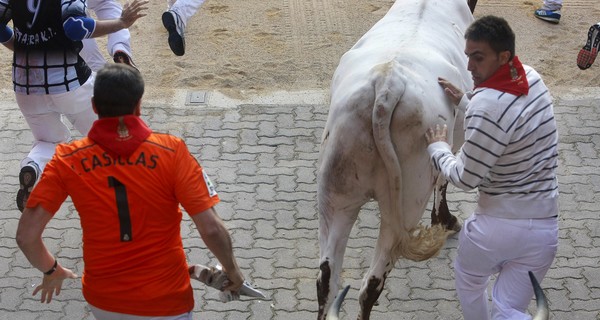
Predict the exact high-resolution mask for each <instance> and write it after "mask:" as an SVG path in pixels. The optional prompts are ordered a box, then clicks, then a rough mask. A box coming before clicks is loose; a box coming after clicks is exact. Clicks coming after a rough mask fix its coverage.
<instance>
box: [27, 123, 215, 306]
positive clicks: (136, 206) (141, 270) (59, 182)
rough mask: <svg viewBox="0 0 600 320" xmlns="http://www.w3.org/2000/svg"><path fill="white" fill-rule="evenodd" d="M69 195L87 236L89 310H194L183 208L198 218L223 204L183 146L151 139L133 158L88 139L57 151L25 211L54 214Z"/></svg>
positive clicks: (158, 136) (178, 141) (167, 138)
mask: <svg viewBox="0 0 600 320" xmlns="http://www.w3.org/2000/svg"><path fill="white" fill-rule="evenodd" d="M67 196H71V199H72V201H73V204H74V205H75V208H76V209H77V211H78V212H79V216H80V220H81V227H82V229H83V257H84V263H85V270H84V273H83V278H82V284H83V295H84V297H85V299H86V300H87V301H88V303H90V304H92V305H93V306H96V307H98V308H100V309H104V310H107V311H112V312H119V313H126V314H134V315H140V316H168V315H177V314H181V313H185V312H189V311H191V310H192V309H193V306H194V300H193V293H192V287H191V284H190V278H189V274H188V272H187V262H186V257H185V253H184V251H183V245H182V240H181V235H180V225H181V218H182V213H181V210H180V209H179V204H180V203H181V205H182V206H183V207H184V208H185V210H186V211H187V212H188V213H189V214H192V215H193V214H197V213H199V212H202V211H204V210H206V209H209V208H210V207H212V206H214V205H215V204H216V203H217V202H218V201H219V198H218V196H217V195H216V192H215V191H214V189H213V188H212V186H211V184H210V180H208V179H205V178H204V173H203V170H202V168H201V166H200V165H199V164H198V162H197V161H196V159H195V158H194V157H193V156H192V155H191V154H190V152H189V150H188V149H187V146H186V145H185V143H184V142H183V141H182V140H181V139H179V138H176V137H174V136H171V135H167V134H157V133H152V134H150V135H149V136H148V138H146V139H145V140H144V141H143V142H141V144H140V145H139V147H137V148H136V149H135V151H133V153H132V154H131V155H130V156H129V157H121V156H115V155H111V154H109V153H107V152H106V151H105V150H104V149H103V148H101V147H100V146H99V145H98V144H97V143H96V142H94V141H93V140H92V139H90V138H84V139H81V140H79V141H75V142H73V143H70V144H62V145H59V146H58V147H57V149H56V154H55V155H54V157H53V158H52V160H51V161H50V162H49V163H48V165H47V166H46V168H45V170H44V173H43V174H42V178H41V180H40V182H39V183H38V184H37V186H36V187H35V188H34V190H33V192H32V194H31V196H30V198H29V201H28V202H27V207H35V206H37V205H41V206H42V207H43V208H44V209H46V210H48V211H50V212H52V213H55V212H56V211H57V210H58V209H59V208H60V206H61V204H62V202H63V201H64V200H65V199H66V197H67Z"/></svg>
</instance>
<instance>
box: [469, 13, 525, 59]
mask: <svg viewBox="0 0 600 320" xmlns="http://www.w3.org/2000/svg"><path fill="white" fill-rule="evenodd" d="M465 39H466V40H470V41H476V42H487V43H488V44H489V45H490V47H491V48H492V50H494V52H496V54H499V53H500V52H502V51H509V52H510V59H509V60H512V58H513V57H514V56H515V33H514V32H513V31H512V29H511V28H510V26H509V25H508V22H507V21H506V20H504V18H500V17H496V16H484V17H481V18H479V19H477V20H476V21H475V22H473V23H472V24H471V25H470V26H469V27H468V28H467V31H466V32H465Z"/></svg>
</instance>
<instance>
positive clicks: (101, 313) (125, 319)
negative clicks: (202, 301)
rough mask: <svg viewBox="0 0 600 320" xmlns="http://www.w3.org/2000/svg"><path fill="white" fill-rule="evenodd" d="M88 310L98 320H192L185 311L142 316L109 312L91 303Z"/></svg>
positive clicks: (190, 315) (189, 313)
mask: <svg viewBox="0 0 600 320" xmlns="http://www.w3.org/2000/svg"><path fill="white" fill-rule="evenodd" d="M88 307H90V310H92V314H93V315H94V317H96V319H98V320H193V318H192V313H191V312H186V313H183V314H180V315H176V316H168V317H144V316H135V315H131V314H124V313H117V312H110V311H106V310H103V309H100V308H96V307H94V306H93V305H91V304H88Z"/></svg>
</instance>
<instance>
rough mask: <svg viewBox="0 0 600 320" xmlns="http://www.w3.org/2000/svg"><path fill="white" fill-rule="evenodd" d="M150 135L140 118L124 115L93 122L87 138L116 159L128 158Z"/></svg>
mask: <svg viewBox="0 0 600 320" xmlns="http://www.w3.org/2000/svg"><path fill="white" fill-rule="evenodd" d="M151 133H152V130H150V128H148V126H147V125H146V124H145V123H144V121H142V119H140V117H138V116H134V115H126V116H120V117H111V118H102V119H98V120H96V121H94V124H93V125H92V129H90V132H89V133H88V137H89V138H90V139H92V140H94V141H95V142H96V143H97V144H99V145H100V147H102V149H104V150H105V151H106V152H108V154H110V155H111V156H112V157H114V158H116V157H117V156H122V157H129V156H130V155H131V154H132V153H133V152H134V151H135V150H136V149H137V148H138V147H139V145H140V144H142V142H144V140H146V138H148V137H149V136H150V134H151Z"/></svg>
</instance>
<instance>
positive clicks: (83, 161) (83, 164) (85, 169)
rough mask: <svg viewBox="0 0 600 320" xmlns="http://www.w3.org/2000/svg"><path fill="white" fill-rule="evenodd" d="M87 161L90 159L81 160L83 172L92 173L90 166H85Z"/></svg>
mask: <svg viewBox="0 0 600 320" xmlns="http://www.w3.org/2000/svg"><path fill="white" fill-rule="evenodd" d="M87 161H88V158H82V159H81V167H82V168H83V171H85V172H90V171H92V169H90V168H88V166H87V165H86V164H85V163H86V162H87Z"/></svg>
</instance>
